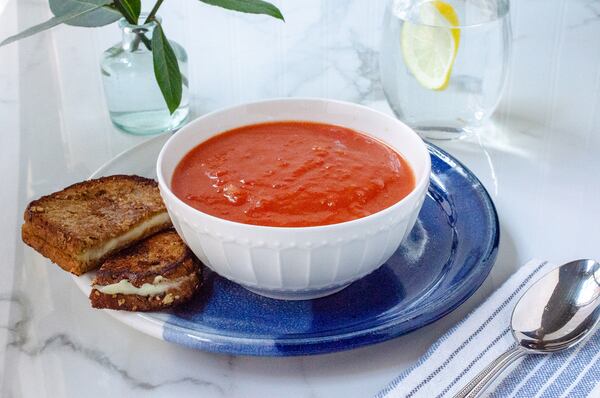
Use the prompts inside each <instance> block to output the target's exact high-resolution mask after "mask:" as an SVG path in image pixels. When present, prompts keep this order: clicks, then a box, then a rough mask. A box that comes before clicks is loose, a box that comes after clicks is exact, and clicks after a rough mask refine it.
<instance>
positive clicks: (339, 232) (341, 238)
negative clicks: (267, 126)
mask: <svg viewBox="0 0 600 398" xmlns="http://www.w3.org/2000/svg"><path fill="white" fill-rule="evenodd" d="M278 120H306V121H314V122H322V123H330V124H336V125H340V126H344V127H348V128H351V129H354V130H357V131H360V132H362V133H365V134H367V135H370V136H372V137H375V138H377V139H379V140H381V141H383V142H385V143H386V144H388V145H389V146H391V147H392V148H394V149H395V150H396V151H398V152H399V153H400V154H402V155H403V156H404V158H405V159H406V160H407V161H408V163H409V164H410V166H411V167H412V169H413V171H414V173H415V177H416V187H415V189H414V190H413V191H412V192H411V193H410V194H409V195H408V196H407V197H405V198H404V199H402V200H401V201H400V202H398V203H396V204H394V205H393V206H391V207H388V208H387V209H384V210H382V211H380V212H378V213H375V214H372V215H370V216H367V217H364V218H360V219H358V220H353V221H348V222H344V223H340V224H333V225H325V226H316V227H301V228H282V227H265V226H256V225H247V224H241V223H237V222H233V221H227V220H224V219H220V218H217V217H214V216H211V215H208V214H205V213H203V212H201V211H199V210H196V209H194V208H192V207H191V206H188V205H187V204H186V203H184V202H183V201H181V200H180V199H179V198H177V197H176V196H175V195H174V194H173V192H172V191H171V189H170V186H171V178H172V175H173V171H174V170H175V167H176V166H177V164H178V163H179V161H180V160H181V159H182V157H183V156H184V155H185V154H187V153H188V152H189V151H190V150H191V149H192V148H194V147H195V146H196V145H198V144H199V143H201V142H203V141H205V140H207V139H208V138H210V137H212V136H214V135H216V134H219V133H221V132H223V131H226V130H230V129H232V128H235V127H240V126H244V125H248V124H254V123H260V122H268V121H278ZM430 169H431V162H430V158H429V153H428V151H427V148H426V147H425V144H424V143H423V141H422V140H421V138H419V136H418V135H417V134H416V133H415V132H414V131H412V130H411V129H410V128H409V127H407V126H406V125H405V124H403V123H401V122H399V121H398V120H396V119H395V118H393V117H390V116H387V115H385V114H383V113H381V112H377V111H375V110H373V109H371V108H367V107H365V106H360V105H356V104H351V103H346V102H339V101H332V100H325V99H296V98H289V99H274V100H268V101H262V102H254V103H250V104H245V105H239V106H235V107H232V108H227V109H223V110H220V111H216V112H213V113H209V114H207V115H204V116H202V117H200V118H198V119H196V120H194V121H193V122H191V123H189V124H188V125H187V126H185V127H184V128H182V129H181V130H180V131H179V132H177V133H176V134H174V135H173V136H172V137H171V138H170V139H169V140H168V141H167V143H166V144H165V146H164V147H163V149H162V150H161V152H160V155H159V157H158V163H157V175H158V183H159V187H160V192H161V195H162V197H163V199H164V201H165V204H166V206H167V209H168V211H169V214H170V216H171V219H172V220H173V224H174V225H175V228H176V229H177V232H178V233H179V234H180V235H181V237H182V238H183V240H184V241H185V242H186V243H187V245H188V246H189V247H190V248H191V250H192V251H193V252H194V253H195V254H196V256H198V258H199V259H200V260H201V261H202V262H203V263H204V264H206V265H207V266H208V267H210V268H211V269H212V270H213V271H215V272H217V273H218V274H219V275H221V276H223V277H225V278H227V279H230V280H232V281H234V282H236V283H239V284H240V285H242V286H244V287H245V288H247V289H249V290H251V291H253V292H255V293H258V294H261V295H264V296H268V297H272V298H278V299H289V300H303V299H310V298H316V297H322V296H326V295H329V294H332V293H335V292H337V291H338V290H341V289H343V288H344V287H346V286H348V285H349V284H350V283H352V282H354V281H356V280H357V279H360V278H362V277H363V276H365V275H367V274H369V273H371V272H373V271H374V270H376V269H377V268H378V267H379V266H381V265H382V264H383V263H385V261H386V260H387V259H388V258H389V257H390V256H391V255H392V254H393V253H394V252H395V251H396V249H397V248H398V246H399V245H400V243H401V242H402V240H403V239H404V237H405V236H406V235H407V234H408V232H409V231H410V230H411V229H412V227H413V225H414V223H415V220H416V218H417V215H418V213H419V210H420V209H421V206H422V204H423V200H424V198H425V194H426V192H427V187H428V185H429V174H430Z"/></svg>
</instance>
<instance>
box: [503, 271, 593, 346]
mask: <svg viewBox="0 0 600 398" xmlns="http://www.w3.org/2000/svg"><path fill="white" fill-rule="evenodd" d="M599 304H600V264H599V263H598V262H596V261H594V260H577V261H572V262H570V263H567V264H564V265H562V266H560V267H558V268H556V269H554V270H552V271H550V272H549V273H547V274H546V275H544V276H543V277H542V278H541V279H540V280H538V281H537V282H536V283H534V284H533V285H532V286H531V288H529V289H528V290H527V292H525V294H524V295H523V297H521V299H520V300H519V301H518V302H517V305H516V306H515V308H514V310H513V313H512V321H511V329H512V332H513V336H514V337H515V340H517V343H518V344H519V345H520V346H521V347H523V348H525V349H527V350H528V351H532V352H535V353H547V352H548V353H549V352H555V351H560V350H563V349H566V348H570V347H572V346H574V345H576V344H578V343H579V342H580V341H581V340H582V339H584V338H585V337H587V336H589V335H590V331H591V330H593V329H594V328H595V326H596V325H597V324H598V320H599V319H600V305H599Z"/></svg>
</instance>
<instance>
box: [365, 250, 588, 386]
mask: <svg viewBox="0 0 600 398" xmlns="http://www.w3.org/2000/svg"><path fill="white" fill-rule="evenodd" d="M554 267H555V265H552V264H550V263H548V262H542V261H538V260H532V261H530V262H529V263H527V264H526V265H524V266H523V267H521V269H520V270H519V271H517V273H516V274H515V275H513V276H512V277H511V278H510V279H509V280H508V281H506V282H505V283H504V285H502V287H500V289H498V290H497V291H496V292H494V293H493V294H492V296H490V298H489V299H488V300H487V301H485V302H484V303H483V304H482V305H481V306H480V307H479V308H477V309H476V310H474V311H473V312H472V313H471V314H469V315H468V316H467V317H466V318H465V319H464V320H463V321H461V322H460V323H459V324H457V325H456V326H454V327H453V328H452V329H450V330H449V331H448V332H447V333H446V334H445V335H443V336H442V337H441V338H440V339H439V340H438V341H437V342H435V344H433V346H432V347H431V348H430V349H429V350H428V351H427V352H426V353H425V355H424V356H423V357H422V358H421V359H420V360H419V361H418V362H417V363H416V364H415V365H413V367H411V368H410V369H407V370H406V371H404V372H403V373H402V374H401V375H400V376H398V377H397V378H396V379H394V380H393V381H392V382H391V383H390V384H389V385H388V386H387V387H386V388H384V389H383V390H382V391H381V392H379V394H377V398H383V397H385V398H423V397H426V398H446V397H452V396H453V395H454V394H455V393H457V392H458V391H459V390H460V389H461V388H462V387H463V386H464V385H465V384H466V383H468V382H469V380H471V379H472V378H473V377H475V375H477V373H479V371H480V370H482V369H483V368H484V367H485V366H487V365H488V364H489V363H490V362H492V360H493V359H494V358H496V357H497V356H498V355H500V354H502V353H503V352H504V351H506V350H507V349H509V348H510V347H511V346H512V345H513V344H514V340H513V338H512V335H511V333H510V329H509V327H508V326H509V324H510V317H511V313H512V310H513V308H514V306H515V304H516V303H517V301H518V300H519V298H520V297H521V295H522V294H523V293H524V292H525V290H527V288H528V287H529V286H530V285H531V284H532V283H533V282H535V281H536V280H537V279H539V278H540V277H541V276H542V275H544V274H545V273H547V272H548V271H550V270H551V269H552V268H554ZM500 377H501V378H500V379H499V381H497V382H496V383H494V385H493V386H492V387H491V388H490V389H489V390H488V391H487V394H488V396H489V397H494V398H506V397H523V398H538V397H539V398H559V397H569V398H579V397H582V398H583V397H600V331H597V332H596V333H595V334H594V336H592V338H590V339H589V340H588V341H587V342H586V343H585V344H581V345H579V346H577V347H576V348H573V349H570V350H567V351H563V352H560V353H556V354H552V355H528V356H526V357H524V359H522V360H521V362H520V363H518V364H517V365H516V366H513V367H512V368H510V369H509V370H508V371H507V372H505V374H503V375H502V376H500Z"/></svg>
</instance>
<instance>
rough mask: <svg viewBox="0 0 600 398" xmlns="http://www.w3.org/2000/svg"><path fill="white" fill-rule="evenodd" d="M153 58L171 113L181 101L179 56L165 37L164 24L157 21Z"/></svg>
mask: <svg viewBox="0 0 600 398" xmlns="http://www.w3.org/2000/svg"><path fill="white" fill-rule="evenodd" d="M152 59H153V61H154V76H155V77H156V82H157V83H158V86H159V87H160V91H161V92H162V95H163V97H164V99H165V102H166V103H167V107H168V108H169V112H171V114H172V113H173V112H175V110H176V109H177V108H178V107H179V104H180V103H181V92H182V90H183V88H182V83H181V72H180V71H179V64H178V63H177V57H176V56H175V52H174V51H173V48H171V45H170V44H169V41H168V40H167V38H166V37H165V34H164V32H163V30H162V26H161V25H160V24H159V23H158V21H156V28H154V32H153V33H152Z"/></svg>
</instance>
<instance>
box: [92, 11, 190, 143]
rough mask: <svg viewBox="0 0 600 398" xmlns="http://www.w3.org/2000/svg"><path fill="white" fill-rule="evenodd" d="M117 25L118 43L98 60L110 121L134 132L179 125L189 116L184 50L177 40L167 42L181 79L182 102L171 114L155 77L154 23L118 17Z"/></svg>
mask: <svg viewBox="0 0 600 398" xmlns="http://www.w3.org/2000/svg"><path fill="white" fill-rule="evenodd" d="M144 19H145V16H144V15H142V16H140V20H144ZM157 19H158V20H159V22H160V19H159V18H157ZM119 27H120V28H121V30H122V33H123V38H122V40H121V42H120V43H117V44H115V45H114V46H112V47H110V48H109V49H108V50H106V51H105V52H104V53H103V54H102V59H101V61H100V70H101V73H102V81H103V84H104V94H105V97H106V103H107V106H108V111H109V113H110V118H111V120H112V122H113V124H114V125H115V126H116V127H117V128H119V129H121V130H123V131H125V132H127V133H130V134H136V135H150V134H158V133H162V132H164V131H168V130H174V129H176V128H178V127H179V126H181V125H182V124H183V123H185V121H186V120H187V118H188V115H189V90H188V80H187V69H188V68H187V64H188V58H187V53H186V52H185V50H184V49H183V47H181V45H179V44H178V43H176V42H174V41H172V40H170V41H169V42H170V43H171V46H172V48H173V51H174V52H175V55H176V57H177V60H178V62H179V69H180V71H181V74H182V81H183V93H182V98H181V105H180V106H179V108H177V110H176V111H175V112H174V113H173V114H170V113H169V109H168V108H167V104H166V102H165V100H164V98H163V96H162V93H161V91H160V88H159V87H158V83H157V82H156V79H155V77H154V64H153V60H152V50H151V48H152V46H151V42H152V32H153V30H154V28H155V27H156V22H149V23H147V24H143V25H132V24H130V23H128V22H127V21H126V20H125V19H121V20H120V21H119Z"/></svg>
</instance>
